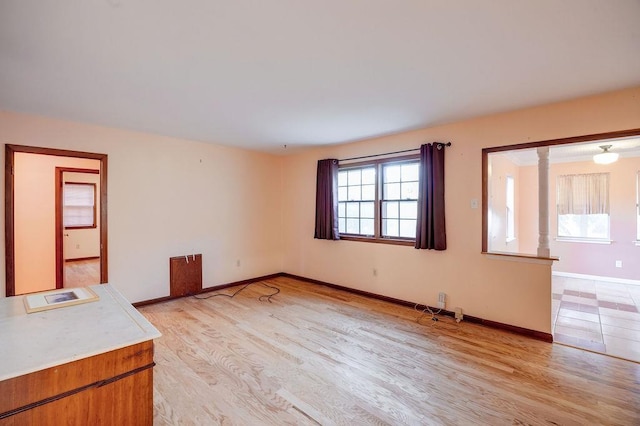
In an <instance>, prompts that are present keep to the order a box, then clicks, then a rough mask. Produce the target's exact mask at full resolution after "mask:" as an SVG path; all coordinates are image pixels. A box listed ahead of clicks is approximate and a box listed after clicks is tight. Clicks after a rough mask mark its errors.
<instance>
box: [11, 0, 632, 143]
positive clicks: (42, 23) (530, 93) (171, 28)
mask: <svg viewBox="0 0 640 426" xmlns="http://www.w3.org/2000/svg"><path fill="white" fill-rule="evenodd" d="M638 85H640V1H639V0H611V1H603V0H563V1H558V0H535V1H513V0H485V1H475V0H467V1H462V0H461V1H449V0H438V1H436V0H396V1H392V0H323V1H311V0H309V1H303V0H253V1H251V0H226V1H225V0H182V1H178V0H102V1H99V0H91V1H89V0H0V108H2V109H7V110H13V111H18V112H25V113H32V114H40V115H45V116H51V117H57V118H62V119H68V120H74V121H81V122H88V123H95V124H101V125H107V126H113V127H119V128H126V129H133V130H140V131H146V132H152V133H158V134H163V135H169V136H176V137H182V138H188V139H194V140H200V141H205V142H213V143H220V144H225V145H235V146H240V147H246V148H251V149H258V150H263V151H269V152H285V151H284V150H283V145H285V144H286V145H288V146H289V147H291V148H295V147H303V146H310V145H320V144H333V143H342V142H348V141H354V140H359V139H364V138H369V137H374V136H380V135H385V134H392V133H396V132H401V131H405V130H410V129H416V128H422V127H427V126H432V125H436V124H441V123H445V122H451V121H456V120H461V119H465V118H470V117H473V116H479V115H484V114H489V113H494V112H500V111H506V110H513V109H517V108H523V107H527V106H532V105H539V104H544V103H549V102H554V101H559V100H565V99H569V98H575V97H579V96H584V95H589V94H595V93H600V92H605V91H609V90H615V89H620V88H626V87H632V86H638Z"/></svg>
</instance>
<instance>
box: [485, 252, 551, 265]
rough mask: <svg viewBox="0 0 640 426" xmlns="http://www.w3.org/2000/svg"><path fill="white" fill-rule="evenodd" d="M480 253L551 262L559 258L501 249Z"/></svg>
mask: <svg viewBox="0 0 640 426" xmlns="http://www.w3.org/2000/svg"><path fill="white" fill-rule="evenodd" d="M482 254H486V255H489V256H504V257H516V258H520V259H535V260H550V261H553V262H555V261H558V260H560V258H559V257H557V256H550V257H544V256H536V255H535V254H523V253H505V252H502V251H490V252H487V251H483V252H482Z"/></svg>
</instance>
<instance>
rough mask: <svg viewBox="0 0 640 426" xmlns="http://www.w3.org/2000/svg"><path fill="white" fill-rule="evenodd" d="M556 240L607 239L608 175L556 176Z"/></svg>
mask: <svg viewBox="0 0 640 426" xmlns="http://www.w3.org/2000/svg"><path fill="white" fill-rule="evenodd" d="M557 189H558V190H557V201H558V237H559V238H576V239H585V240H608V239H609V174H608V173H592V174H579V175H562V176H558V181H557Z"/></svg>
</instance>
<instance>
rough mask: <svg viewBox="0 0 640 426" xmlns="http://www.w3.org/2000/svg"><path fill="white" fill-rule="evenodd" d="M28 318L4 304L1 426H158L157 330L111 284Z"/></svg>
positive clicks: (19, 307) (18, 305) (16, 300)
mask: <svg viewBox="0 0 640 426" xmlns="http://www.w3.org/2000/svg"><path fill="white" fill-rule="evenodd" d="M91 289H92V290H93V291H94V292H95V294H96V295H97V296H98V297H97V299H96V300H95V301H92V302H88V303H84V304H79V305H74V306H67V307H60V308H57V309H51V310H45V311H39V312H33V313H29V314H27V313H26V310H25V306H24V303H23V302H24V299H23V298H24V296H14V297H7V298H4V299H0V426H5V425H9V426H17V425H59V424H66V425H83V426H84V425H92V426H93V425H118V426H121V425H152V424H153V366H154V365H155V364H154V361H153V339H155V338H158V337H160V333H159V332H158V330H157V329H156V328H155V327H153V325H152V324H151V323H149V321H147V319H146V318H144V317H143V316H142V315H141V314H140V313H139V312H138V311H137V310H136V309H135V308H134V307H133V306H131V304H130V303H129V302H128V301H127V300H126V299H125V298H124V297H123V296H122V295H121V294H120V293H119V292H118V291H117V290H116V289H115V288H114V287H113V286H111V285H109V284H104V285H95V286H91Z"/></svg>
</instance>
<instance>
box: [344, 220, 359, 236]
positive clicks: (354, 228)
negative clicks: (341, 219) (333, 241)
mask: <svg viewBox="0 0 640 426" xmlns="http://www.w3.org/2000/svg"><path fill="white" fill-rule="evenodd" d="M359 225H360V219H347V234H359V233H360V226H359Z"/></svg>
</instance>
